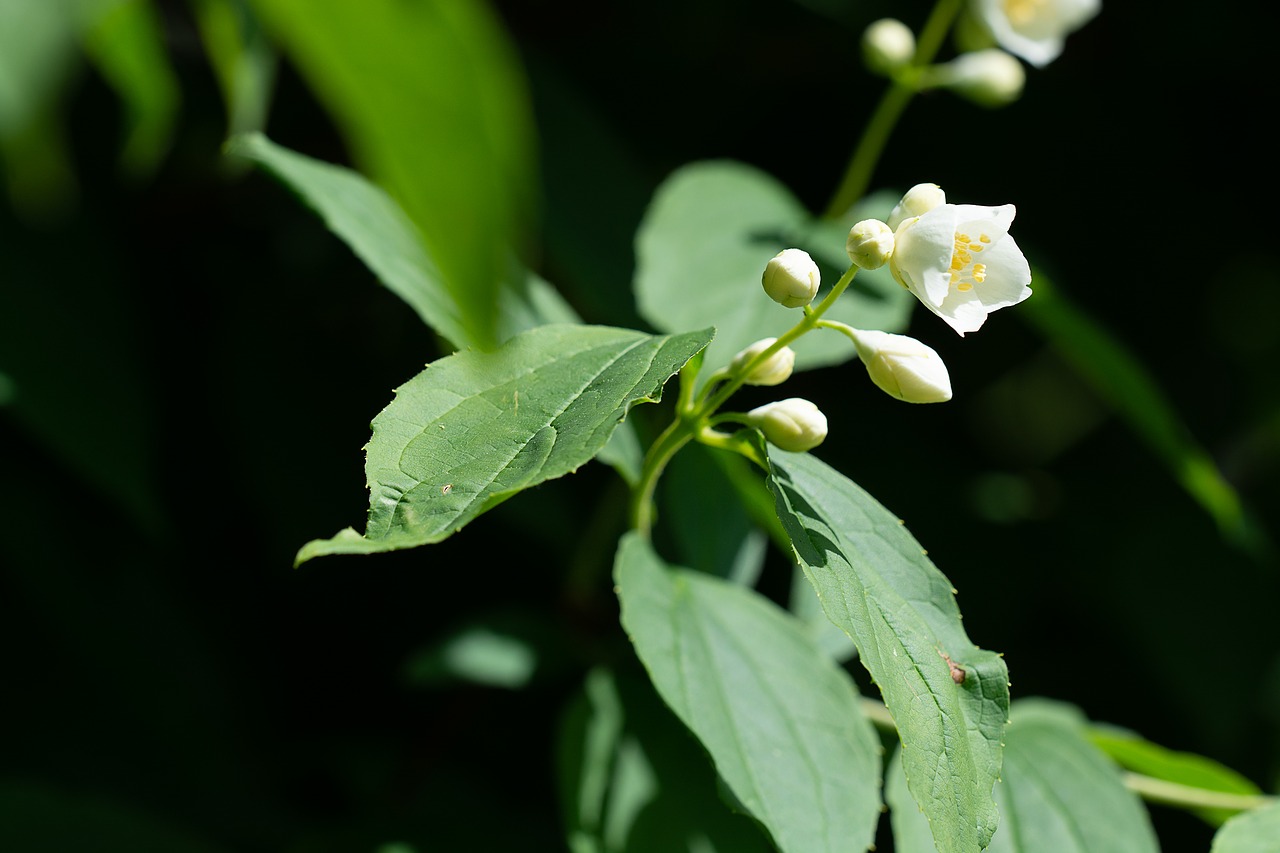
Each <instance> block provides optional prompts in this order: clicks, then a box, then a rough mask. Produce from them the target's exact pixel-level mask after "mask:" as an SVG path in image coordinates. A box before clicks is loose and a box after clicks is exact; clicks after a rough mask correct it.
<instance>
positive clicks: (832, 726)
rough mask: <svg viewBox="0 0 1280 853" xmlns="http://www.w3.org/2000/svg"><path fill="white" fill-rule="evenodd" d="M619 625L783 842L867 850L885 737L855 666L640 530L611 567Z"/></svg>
mask: <svg viewBox="0 0 1280 853" xmlns="http://www.w3.org/2000/svg"><path fill="white" fill-rule="evenodd" d="M614 581H615V583H616V584H617V587H618V597H619V599H620V600H621V602H622V624H623V627H624V628H626V630H627V633H628V634H630V636H631V640H632V642H633V643H635V646H636V651H637V653H638V654H639V655H640V660H641V661H643V662H644V664H645V666H646V668H648V670H649V675H650V676H651V677H652V678H653V683H654V685H655V686H656V687H657V688H658V693H659V694H661V696H662V698H663V699H664V700H666V702H667V704H668V705H670V706H671V708H672V710H674V711H675V712H676V715H677V716H678V717H680V719H681V720H683V721H684V723H685V725H687V726H688V727H689V728H690V729H691V730H692V731H693V733H694V734H695V735H697V737H698V739H699V740H700V741H702V744H703V746H705V747H706V748H707V751H708V752H710V753H711V758H712V760H713V761H715V764H716V769H717V770H718V771H719V773H720V776H721V778H723V779H724V781H725V783H726V784H727V785H728V786H729V788H730V789H731V790H732V791H733V794H734V796H736V797H737V798H738V800H739V801H740V802H741V803H742V804H743V806H744V807H745V808H746V809H747V810H748V811H749V812H750V813H751V814H752V815H754V816H755V817H756V819H758V820H759V821H760V822H761V823H763V824H764V825H765V827H766V828H767V829H768V830H769V832H770V833H771V834H772V836H773V840H774V842H775V843H776V844H777V845H778V847H779V848H780V849H781V850H783V851H797V853H821V851H846V853H847V851H850V850H855V849H867V848H868V847H869V846H870V845H871V844H872V842H873V841H874V836H875V827H876V822H877V820H878V817H879V812H880V796H879V785H880V752H881V749H880V744H879V740H878V739H877V737H876V735H875V732H874V730H873V729H872V728H871V724H870V723H868V722H867V720H866V718H865V717H864V716H863V715H862V713H861V710H860V708H859V705H858V697H857V693H856V691H855V690H854V687H853V682H852V681H851V680H850V679H849V677H848V675H847V674H845V672H844V671H843V670H841V669H839V668H838V667H837V666H836V665H835V664H834V663H832V662H831V661H830V659H828V658H827V657H826V656H824V655H823V654H822V653H821V652H820V651H819V650H818V648H817V647H816V646H815V645H814V643H813V641H812V640H811V639H810V638H809V636H808V634H807V633H806V632H805V630H804V628H803V626H802V625H801V624H800V623H798V622H797V621H796V620H795V619H794V618H793V617H791V616H789V615H788V614H786V613H785V612H784V611H782V610H780V609H779V608H777V607H776V606H775V605H773V604H772V603H771V602H769V601H768V600H767V599H765V598H764V597H762V596H761V595H759V594H758V593H756V592H755V591H753V590H751V589H748V588H746V587H742V586H738V585H736V584H733V583H730V582H728V581H724V580H720V579H719V578H714V577H712V576H710V575H704V574H699V573H695V572H689V571H681V570H677V569H672V568H669V567H667V566H666V565H665V564H664V563H663V562H662V560H661V559H660V558H659V557H658V556H657V555H656V554H655V553H654V552H653V550H652V548H651V547H650V546H649V544H648V542H647V541H645V540H644V539H643V538H641V537H640V536H639V535H638V534H634V533H632V534H629V535H628V536H626V537H624V538H623V540H622V544H621V546H620V547H619V549H618V557H617V561H616V563H615V566H614Z"/></svg>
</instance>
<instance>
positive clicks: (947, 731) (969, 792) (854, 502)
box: [769, 448, 1009, 853]
mask: <svg viewBox="0 0 1280 853" xmlns="http://www.w3.org/2000/svg"><path fill="white" fill-rule="evenodd" d="M769 461H770V465H771V469H772V473H771V482H770V487H771V488H772V489H773V492H774V496H775V498H776V500H777V510H778V515H779V517H780V518H781V519H782V523H783V525H784V526H785V527H786V529H787V532H788V534H789V535H790V537H791V542H792V547H793V548H794V550H795V555H796V558H797V559H798V561H799V562H800V564H801V566H803V567H804V570H805V574H806V576H807V577H808V578H809V580H810V582H811V583H812V584H813V586H814V588H815V589H816V590H817V592H818V597H819V598H820V599H821V600H822V606H823V609H824V610H826V613H827V616H828V617H830V619H831V621H833V622H835V623H836V625H838V626H839V627H840V628H841V629H843V630H844V632H845V633H847V634H848V635H849V636H850V637H852V638H853V640H854V642H855V643H856V644H857V646H858V652H859V658H860V660H861V661H862V663H863V665H864V666H866V668H867V669H868V671H870V673H871V676H872V678H874V679H875V681H876V684H877V685H878V686H879V687H880V691H881V693H882V694H883V695H884V701H885V705H886V706H888V709H889V712H890V713H891V714H892V715H893V719H894V722H895V724H896V725H897V727H898V733H899V737H900V738H901V741H902V747H903V764H904V766H905V769H906V774H907V781H908V784H909V786H910V789H911V793H912V795H913V796H914V797H915V798H916V800H917V802H919V803H920V806H921V808H923V809H924V812H925V814H926V815H928V816H929V819H930V821H931V823H932V826H933V833H934V838H935V839H936V841H937V844H938V849H939V850H941V851H942V853H960V851H964V853H969V851H975V853H976V851H978V850H981V849H982V848H984V847H985V846H986V845H987V843H988V842H989V841H990V840H991V835H992V833H993V832H994V831H995V828H996V823H997V820H998V815H997V813H996V808H995V804H994V802H993V800H992V795H991V788H992V785H994V784H995V781H996V779H997V778H998V777H999V774H1000V749H1001V743H1002V739H1003V733H1004V725H1005V721H1006V719H1007V717H1008V710H1009V677H1008V671H1007V669H1006V668H1005V665H1004V661H1003V660H1001V658H1000V656H999V655H997V654H995V653H994V652H989V651H984V650H982V649H979V648H978V647H977V646H975V645H974V644H973V643H972V642H970V640H969V638H968V636H967V635H966V634H965V631H964V627H963V626H962V625H961V622H960V610H959V608H958V607H956V602H955V598H954V590H952V588H951V584H950V583H949V582H948V581H947V579H946V578H945V577H944V576H943V575H942V573H941V572H940V571H938V569H937V568H936V567H935V566H934V565H933V563H932V562H931V561H930V560H929V558H928V557H926V556H925V552H924V549H923V548H921V547H920V543H918V542H917V541H916V540H915V539H914V538H913V537H912V536H911V534H910V533H908V532H907V529H906V528H905V527H904V526H903V525H902V522H901V521H899V520H898V518H897V517H895V516H893V515H892V514H890V513H889V511H888V510H886V509H885V508H884V507H882V506H881V505H880V504H879V503H877V502H876V501H875V500H874V499H873V498H872V497H871V496H870V495H868V494H867V493H866V492H864V491H863V490H862V489H861V488H859V487H858V486H857V485H856V484H855V483H853V482H852V481H850V480H849V479H848V478H846V477H845V476H844V475H842V474H840V473H839V472H838V471H836V470H834V469H833V468H831V467H830V466H828V465H826V464H825V463H823V462H821V461H820V460H818V459H816V458H814V457H813V456H811V455H809V454H804V453H784V452H781V451H778V450H776V449H773V448H770V450H769ZM953 666H954V667H958V668H959V669H954V670H953ZM953 676H954V677H953ZM956 678H959V679H961V681H960V683H957V681H956V680H955V679H956Z"/></svg>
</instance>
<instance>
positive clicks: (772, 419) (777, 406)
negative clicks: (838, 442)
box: [746, 397, 827, 453]
mask: <svg viewBox="0 0 1280 853" xmlns="http://www.w3.org/2000/svg"><path fill="white" fill-rule="evenodd" d="M746 420H747V422H748V423H750V424H751V425H752V426H756V427H759V428H760V431H761V432H763V433H764V437H765V438H767V439H768V440H769V443H770V444H772V445H774V446H776V447H780V448H782V449H783V450H790V451H792V452H794V453H800V452H803V451H805V450H812V449H813V448H815V447H817V446H818V445H819V444H822V440H823V439H824V438H826V437H827V416H826V415H824V414H822V412H821V411H819V410H818V407H817V406H815V405H814V404H813V403H811V402H809V401H808V400H805V399H803V398H800V397H790V398H788V399H786V400H777V401H776V402H773V403H765V404H764V405H763V406H760V407H758V408H755V409H752V410H751V411H749V412H747V414H746Z"/></svg>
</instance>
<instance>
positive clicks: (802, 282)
mask: <svg viewBox="0 0 1280 853" xmlns="http://www.w3.org/2000/svg"><path fill="white" fill-rule="evenodd" d="M760 281H761V283H762V284H763V285H764V292H765V293H767V294H769V298H770V299H772V300H773V301H774V302H777V303H778V304H779V305H782V306H784V307H786V308H803V307H804V306H805V305H808V304H809V303H810V302H812V301H813V297H815V296H817V295H818V285H819V283H820V282H821V281H822V275H821V274H820V273H819V272H818V265H817V264H815V263H814V262H813V258H811V257H809V253H808V252H806V251H804V250H803V249H783V250H782V251H781V252H779V253H778V254H776V255H774V256H773V257H772V258H770V259H769V265H768V266H766V267H765V268H764V275H763V276H762V277H761V279H760Z"/></svg>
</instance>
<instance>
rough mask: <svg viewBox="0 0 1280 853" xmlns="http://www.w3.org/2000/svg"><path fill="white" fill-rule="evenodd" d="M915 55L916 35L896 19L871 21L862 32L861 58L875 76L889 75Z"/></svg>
mask: <svg viewBox="0 0 1280 853" xmlns="http://www.w3.org/2000/svg"><path fill="white" fill-rule="evenodd" d="M915 54H916V35H915V33H913V32H911V28H910V27H908V26H907V25H906V24H904V23H902V21H899V20H898V19H896V18H881V19H880V20H878V21H872V22H871V23H870V24H868V25H867V28H866V29H865V30H863V32H862V58H863V60H864V61H865V62H866V63H867V68H869V69H871V70H872V71H874V72H875V73H877V74H891V73H893V72H894V71H896V70H897V69H899V68H901V67H902V66H904V65H906V64H907V63H908V62H910V61H911V57H913V56H915Z"/></svg>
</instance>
